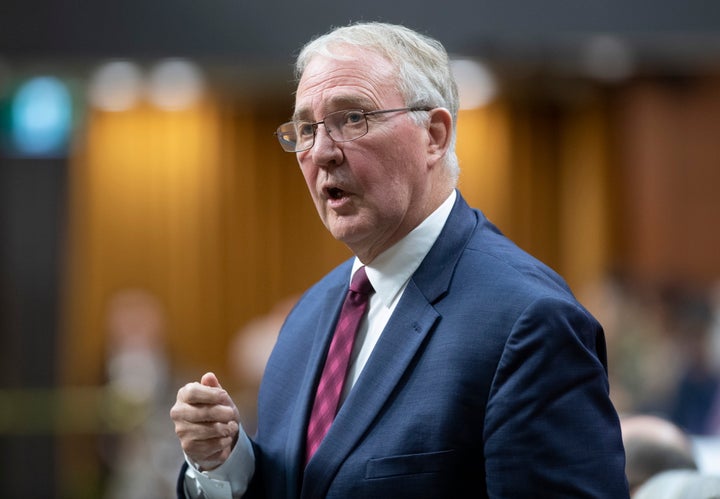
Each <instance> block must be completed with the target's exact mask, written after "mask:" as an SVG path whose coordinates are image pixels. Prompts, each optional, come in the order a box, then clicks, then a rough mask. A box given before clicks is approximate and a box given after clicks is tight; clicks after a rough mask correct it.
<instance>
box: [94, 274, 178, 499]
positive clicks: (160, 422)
mask: <svg viewBox="0 0 720 499" xmlns="http://www.w3.org/2000/svg"><path fill="white" fill-rule="evenodd" d="M106 315H107V334H108V341H107V358H106V372H107V383H106V397H105V401H106V408H105V411H104V412H105V417H106V418H107V422H108V426H109V428H110V429H111V430H112V433H111V434H110V435H107V436H106V437H105V438H104V439H103V440H102V442H103V449H102V453H103V455H104V457H105V460H106V463H107V466H108V468H109V469H108V475H109V476H108V479H107V486H106V487H105V489H106V490H105V495H104V499H164V498H168V497H174V490H175V487H174V475H175V473H174V471H173V469H174V468H175V467H176V466H177V465H176V463H177V459H178V457H180V458H182V452H178V450H177V445H176V440H175V438H174V435H173V431H172V426H171V425H168V424H167V404H168V403H170V402H171V400H172V399H171V398H170V397H171V394H172V393H171V389H170V386H171V384H172V381H171V370H170V365H169V363H168V359H167V354H166V351H165V334H166V330H165V328H166V324H165V311H164V309H163V306H162V304H161V303H160V300H159V299H158V297H157V296H156V295H155V294H153V293H151V292H150V291H148V290H146V289H142V288H123V289H120V290H118V291H117V292H115V293H114V294H113V295H112V296H111V297H110V299H109V300H108V305H107V314H106Z"/></svg>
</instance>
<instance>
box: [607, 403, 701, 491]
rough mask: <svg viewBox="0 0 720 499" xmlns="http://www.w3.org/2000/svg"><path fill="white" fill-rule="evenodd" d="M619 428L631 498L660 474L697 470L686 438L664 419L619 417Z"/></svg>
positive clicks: (649, 416) (685, 435)
mask: <svg viewBox="0 0 720 499" xmlns="http://www.w3.org/2000/svg"><path fill="white" fill-rule="evenodd" d="M620 425H621V427H622V436H623V445H624V446H625V456H626V458H625V459H626V462H625V471H626V474H627V478H628V485H629V487H630V494H631V495H632V494H633V493H634V491H636V490H637V489H638V487H640V486H641V485H642V484H643V483H645V482H646V481H647V480H648V479H649V478H650V477H652V476H654V475H656V474H658V473H660V472H662V471H667V470H673V469H691V470H696V469H697V468H698V466H697V462H696V460H695V455H694V452H693V445H692V441H691V440H690V437H689V435H687V434H686V433H685V432H684V431H683V430H682V429H681V428H679V427H678V426H676V425H674V424H673V423H671V422H670V421H668V420H667V419H665V418H661V417H658V416H654V415H651V414H636V415H629V416H623V417H621V418H620Z"/></svg>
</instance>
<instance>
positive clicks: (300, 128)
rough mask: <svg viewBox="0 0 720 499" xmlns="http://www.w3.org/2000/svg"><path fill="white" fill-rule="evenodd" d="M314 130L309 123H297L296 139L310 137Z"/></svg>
mask: <svg viewBox="0 0 720 499" xmlns="http://www.w3.org/2000/svg"><path fill="white" fill-rule="evenodd" d="M314 128H315V127H313V126H312V125H311V124H310V123H298V124H297V134H298V137H310V136H312V135H313V133H314Z"/></svg>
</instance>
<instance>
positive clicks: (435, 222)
mask: <svg viewBox="0 0 720 499" xmlns="http://www.w3.org/2000/svg"><path fill="white" fill-rule="evenodd" d="M456 196H457V194H456V192H455V190H453V191H452V193H451V194H450V196H449V197H448V198H447V199H446V200H445V201H444V202H443V204H441V205H440V206H439V207H438V208H437V209H436V210H435V211H434V212H433V213H432V214H430V216H429V217H427V218H426V219H425V220H423V222H422V223H421V224H420V225H418V226H417V227H415V229H413V230H412V231H411V232H410V233H409V234H408V235H407V236H405V237H404V238H403V239H401V240H400V241H399V242H398V243H397V244H395V245H394V246H392V247H391V248H389V249H387V250H386V251H385V252H384V253H382V254H380V255H378V256H377V258H375V260H373V261H372V262H371V263H370V264H369V265H366V266H365V270H366V272H367V276H368V279H369V280H370V284H372V286H373V288H374V289H375V293H374V294H373V295H372V296H371V297H370V303H369V305H368V313H367V315H366V316H365V318H364V319H363V320H362V322H361V323H360V327H359V329H358V332H357V337H356V340H355V346H354V348H353V353H352V357H351V359H350V366H349V367H348V375H347V376H348V378H347V381H348V382H347V383H346V384H345V388H344V391H343V394H342V399H341V400H345V397H347V394H348V392H349V391H350V390H351V389H352V387H353V386H354V385H355V382H356V381H357V380H358V377H359V376H360V373H361V372H362V370H363V368H364V367H365V364H366V363H367V361H368V359H369V358H370V354H371V353H372V351H373V349H374V348H375V344H376V343H377V341H378V339H379V338H380V334H381V333H382V331H383V329H385V325H386V324H387V322H388V320H390V316H391V315H392V313H393V311H394V310H395V307H396V306H397V304H398V302H399V301H400V298H401V297H402V294H403V291H405V287H406V286H407V283H408V281H409V280H410V277H411V276H412V275H413V274H414V273H415V271H416V270H417V268H418V267H419V266H420V263H421V262H422V261H423V259H424V258H425V255H427V253H428V252H429V251H430V248H431V247H432V245H433V244H435V241H436V240H437V238H438V236H439V235H440V232H441V231H442V228H443V227H444V226H445V222H446V221H447V219H448V216H450V211H451V210H452V207H453V205H454V203H455V198H456ZM362 265H363V264H362V262H360V260H358V259H357V258H356V259H355V262H354V263H353V269H352V274H351V277H352V275H354V274H355V271H356V270H357V269H358V268H359V267H361V266H362ZM239 431H240V435H239V436H238V442H237V444H235V448H234V449H233V451H232V453H231V454H230V456H229V457H228V459H227V460H226V461H225V462H224V463H223V464H222V465H220V466H219V467H217V468H215V469H214V470H212V471H203V472H200V471H199V470H198V469H197V467H196V466H195V465H194V464H193V463H192V462H191V461H190V460H189V459H187V458H186V460H187V462H188V464H189V465H190V466H189V467H188V470H187V473H186V475H185V492H186V494H187V496H188V497H190V498H192V499H197V498H201V497H202V498H207V499H238V498H240V497H242V494H244V493H245V491H246V490H247V485H248V483H249V481H250V479H251V478H252V475H253V473H254V472H255V455H254V454H253V450H252V445H251V444H250V439H249V438H248V436H247V434H246V433H245V431H244V430H243V428H242V426H240V430H239Z"/></svg>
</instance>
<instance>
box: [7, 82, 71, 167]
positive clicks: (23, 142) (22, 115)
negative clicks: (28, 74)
mask: <svg viewBox="0 0 720 499" xmlns="http://www.w3.org/2000/svg"><path fill="white" fill-rule="evenodd" d="M10 126H11V133H12V138H13V144H14V146H15V148H16V149H17V152H18V153H19V154H20V155H22V156H55V155H60V154H63V153H64V152H65V149H66V147H67V144H68V141H69V137H70V131H71V128H72V99H71V97H70V92H69V91H68V89H67V87H66V86H65V84H64V83H63V82H62V81H60V80H59V79H57V78H55V77H52V76H39V77H35V78H31V79H30V80H28V81H27V82H25V83H24V84H23V85H22V86H21V87H20V88H19V89H18V91H17V93H16V94H15V96H14V98H13V100H12V105H11V125H10Z"/></svg>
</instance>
